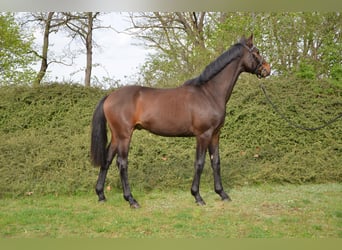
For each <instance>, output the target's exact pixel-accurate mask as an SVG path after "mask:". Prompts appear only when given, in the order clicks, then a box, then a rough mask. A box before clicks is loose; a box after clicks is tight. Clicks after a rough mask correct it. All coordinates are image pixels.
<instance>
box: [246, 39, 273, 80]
mask: <svg viewBox="0 0 342 250" xmlns="http://www.w3.org/2000/svg"><path fill="white" fill-rule="evenodd" d="M240 43H241V44H242V45H243V47H244V53H243V57H244V58H243V59H244V60H243V66H244V68H245V70H246V71H247V72H250V73H252V74H255V75H257V77H258V78H262V77H266V76H269V75H270V73H271V66H270V65H269V64H268V63H267V62H266V61H265V59H264V58H263V57H262V56H261V55H260V53H259V50H258V48H257V47H255V46H254V44H253V34H252V35H251V36H250V37H249V38H247V39H246V38H241V41H240Z"/></svg>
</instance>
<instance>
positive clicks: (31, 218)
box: [0, 184, 342, 238]
mask: <svg viewBox="0 0 342 250" xmlns="http://www.w3.org/2000/svg"><path fill="white" fill-rule="evenodd" d="M133 191H134V190H133ZM134 194H135V197H136V198H137V199H138V201H139V202H140V204H141V205H142V208H141V209H138V210H133V209H130V208H129V205H128V204H127V202H125V201H124V200H123V198H122V194H121V193H118V192H113V191H107V196H108V201H107V202H106V203H98V202H97V201H96V197H95V194H92V193H88V194H79V195H76V196H65V195H62V196H53V195H48V196H38V195H36V194H33V195H31V196H26V197H22V198H20V199H18V198H17V199H16V198H4V199H1V200H0V237H1V238H33V237H34V238H36V237H39V238H41V237H49V238H75V237H76V238H78V237H87V238H214V237H221V238H332V237H333V238H342V230H341V229H342V185H341V184H315V185H313V184H311V185H260V186H254V187H238V188H234V189H232V190H230V195H231V197H232V199H233V202H230V203H225V202H222V201H220V200H219V197H218V196H217V195H216V194H215V193H214V192H213V191H210V190H207V189H205V188H202V195H203V198H204V199H205V200H206V202H207V205H206V206H204V207H199V206H197V205H195V203H194V200H193V197H192V196H191V195H190V192H187V191H184V190H180V189H173V190H169V191H168V192H160V191H157V190H154V191H152V192H139V191H137V192H134Z"/></svg>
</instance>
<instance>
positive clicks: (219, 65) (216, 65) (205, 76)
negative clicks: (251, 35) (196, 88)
mask: <svg viewBox="0 0 342 250" xmlns="http://www.w3.org/2000/svg"><path fill="white" fill-rule="evenodd" d="M242 43H243V40H241V41H240V42H239V43H236V44H235V45H233V46H232V47H230V48H229V49H228V50H227V51H226V52H224V53H223V54H222V55H220V56H219V57H218V58H217V59H216V60H215V61H213V62H211V63H210V64H209V65H208V66H207V67H205V69H204V70H203V72H202V73H201V74H200V75H199V76H198V77H196V78H193V79H190V80H188V81H186V82H185V83H184V84H185V85H189V84H191V85H202V84H204V83H206V82H207V81H209V80H210V79H212V78H213V77H214V76H216V75H217V74H218V73H219V72H220V71H221V70H222V69H223V68H224V67H226V65H227V64H229V63H231V62H232V61H233V60H234V59H236V58H237V57H240V56H241V53H242V46H243V44H242Z"/></svg>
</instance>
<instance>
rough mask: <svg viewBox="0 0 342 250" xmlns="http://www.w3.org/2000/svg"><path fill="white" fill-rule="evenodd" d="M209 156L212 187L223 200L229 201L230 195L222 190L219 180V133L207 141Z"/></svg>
mask: <svg viewBox="0 0 342 250" xmlns="http://www.w3.org/2000/svg"><path fill="white" fill-rule="evenodd" d="M208 149H209V156H210V162H211V167H212V169H213V174H214V189H215V192H216V193H217V194H218V195H220V197H221V199H222V200H224V201H231V199H230V197H229V196H228V194H226V192H225V191H224V190H223V186H222V181H221V167H220V153H219V133H217V134H215V135H214V136H213V138H212V139H211V142H210V143H209V147H208Z"/></svg>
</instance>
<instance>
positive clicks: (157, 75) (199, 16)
mask: <svg viewBox="0 0 342 250" xmlns="http://www.w3.org/2000/svg"><path fill="white" fill-rule="evenodd" d="M129 18H130V20H131V23H132V28H130V29H129V30H128V32H129V33H130V34H131V35H134V36H136V37H137V38H138V39H140V40H141V41H143V44H144V45H145V46H147V47H150V48H153V49H154V50H156V51H157V54H156V55H155V56H154V55H150V57H149V58H148V59H147V62H146V63H145V66H144V67H143V68H142V72H141V75H142V78H141V79H140V80H139V81H140V82H142V83H143V84H145V85H155V84H157V83H158V84H160V85H168V86H169V85H174V84H178V81H179V80H185V79H186V78H188V77H191V76H193V74H194V72H198V68H199V67H200V65H202V62H203V60H201V59H200V58H201V57H202V56H203V55H205V54H207V53H208V51H207V48H206V46H207V45H206V41H207V38H208V34H210V32H208V31H210V28H211V18H212V16H210V15H208V13H207V12H172V13H164V12H140V13H130V14H129ZM194 60H196V61H194ZM198 66H199V67H198Z"/></svg>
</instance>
